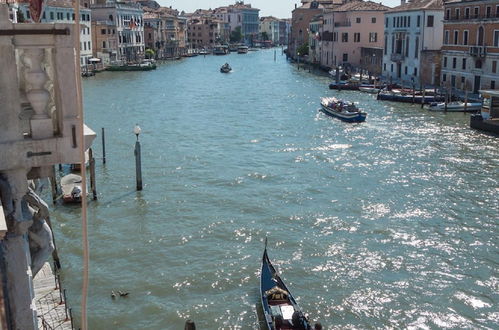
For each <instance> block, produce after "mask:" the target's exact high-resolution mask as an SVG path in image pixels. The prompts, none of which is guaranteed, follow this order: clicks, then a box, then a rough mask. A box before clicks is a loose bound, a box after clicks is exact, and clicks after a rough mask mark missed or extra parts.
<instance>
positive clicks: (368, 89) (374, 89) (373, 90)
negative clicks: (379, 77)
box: [359, 85, 383, 94]
mask: <svg viewBox="0 0 499 330" xmlns="http://www.w3.org/2000/svg"><path fill="white" fill-rule="evenodd" d="M382 88H383V87H382V86H376V85H360V86H359V91H361V92H364V93H369V94H377V93H379V92H380V91H381V89H382Z"/></svg>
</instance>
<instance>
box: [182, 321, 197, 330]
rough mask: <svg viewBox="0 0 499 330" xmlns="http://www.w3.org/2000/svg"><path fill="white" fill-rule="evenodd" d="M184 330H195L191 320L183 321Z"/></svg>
mask: <svg viewBox="0 0 499 330" xmlns="http://www.w3.org/2000/svg"><path fill="white" fill-rule="evenodd" d="M184 330H196V324H195V323H194V321H192V320H187V321H185V327H184Z"/></svg>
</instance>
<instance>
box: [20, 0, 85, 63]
mask: <svg viewBox="0 0 499 330" xmlns="http://www.w3.org/2000/svg"><path fill="white" fill-rule="evenodd" d="M19 9H20V12H21V13H22V17H19V16H18V17H17V20H18V22H19V23H22V21H23V20H24V21H28V22H29V21H31V17H30V13H29V10H28V4H27V3H21V4H20V5H19ZM91 14H92V12H91V10H90V9H88V8H84V7H81V8H80V24H81V26H82V28H81V33H80V48H81V51H80V65H81V66H82V67H84V66H86V65H87V64H90V62H89V59H90V58H92V18H91V17H92V15H91ZM74 22H75V13H74V7H73V4H72V2H71V1H66V0H47V1H46V2H45V5H44V6H43V13H42V19H41V23H66V24H67V23H69V24H74Z"/></svg>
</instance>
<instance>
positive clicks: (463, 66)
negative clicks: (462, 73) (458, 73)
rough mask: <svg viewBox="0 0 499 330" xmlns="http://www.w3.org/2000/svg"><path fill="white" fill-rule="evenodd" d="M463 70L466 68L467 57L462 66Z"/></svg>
mask: <svg viewBox="0 0 499 330" xmlns="http://www.w3.org/2000/svg"><path fill="white" fill-rule="evenodd" d="M461 68H462V69H463V70H466V59H465V58H463V65H462V66H461Z"/></svg>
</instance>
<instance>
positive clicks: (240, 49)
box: [237, 45, 249, 54]
mask: <svg viewBox="0 0 499 330" xmlns="http://www.w3.org/2000/svg"><path fill="white" fill-rule="evenodd" d="M248 51H249V47H248V46H245V45H241V46H239V47H237V53H238V54H247V53H248Z"/></svg>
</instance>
